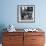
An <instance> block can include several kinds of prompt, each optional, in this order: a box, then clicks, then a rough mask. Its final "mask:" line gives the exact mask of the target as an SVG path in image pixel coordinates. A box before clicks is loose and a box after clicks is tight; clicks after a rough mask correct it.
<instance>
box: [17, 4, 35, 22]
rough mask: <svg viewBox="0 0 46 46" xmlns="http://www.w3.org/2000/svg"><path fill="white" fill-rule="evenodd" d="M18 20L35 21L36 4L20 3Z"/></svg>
mask: <svg viewBox="0 0 46 46" xmlns="http://www.w3.org/2000/svg"><path fill="white" fill-rule="evenodd" d="M17 21H18V22H28V23H29V22H32V23H33V22H35V5H18V6H17Z"/></svg>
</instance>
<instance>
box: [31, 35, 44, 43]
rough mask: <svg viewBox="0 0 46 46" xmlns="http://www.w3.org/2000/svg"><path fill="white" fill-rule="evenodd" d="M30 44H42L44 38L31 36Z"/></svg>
mask: <svg viewBox="0 0 46 46" xmlns="http://www.w3.org/2000/svg"><path fill="white" fill-rule="evenodd" d="M32 44H44V36H32Z"/></svg>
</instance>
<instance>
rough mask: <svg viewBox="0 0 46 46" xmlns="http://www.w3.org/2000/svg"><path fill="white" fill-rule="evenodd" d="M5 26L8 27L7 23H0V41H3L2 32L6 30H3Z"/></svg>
mask: <svg viewBox="0 0 46 46" xmlns="http://www.w3.org/2000/svg"><path fill="white" fill-rule="evenodd" d="M4 28H6V27H5V25H4V24H0V43H2V36H3V34H2V32H5V31H6V30H3V29H4Z"/></svg>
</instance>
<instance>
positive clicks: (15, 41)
mask: <svg viewBox="0 0 46 46" xmlns="http://www.w3.org/2000/svg"><path fill="white" fill-rule="evenodd" d="M44 36H45V33H44V32H3V42H2V45H3V46H44V41H45V40H44V39H45V37H44Z"/></svg>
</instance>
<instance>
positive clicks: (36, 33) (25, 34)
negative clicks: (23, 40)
mask: <svg viewBox="0 0 46 46" xmlns="http://www.w3.org/2000/svg"><path fill="white" fill-rule="evenodd" d="M29 35H30V36H31V35H32V36H33V35H34V36H36V35H37V36H41V35H42V36H44V35H45V33H44V32H25V33H24V36H29Z"/></svg>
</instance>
